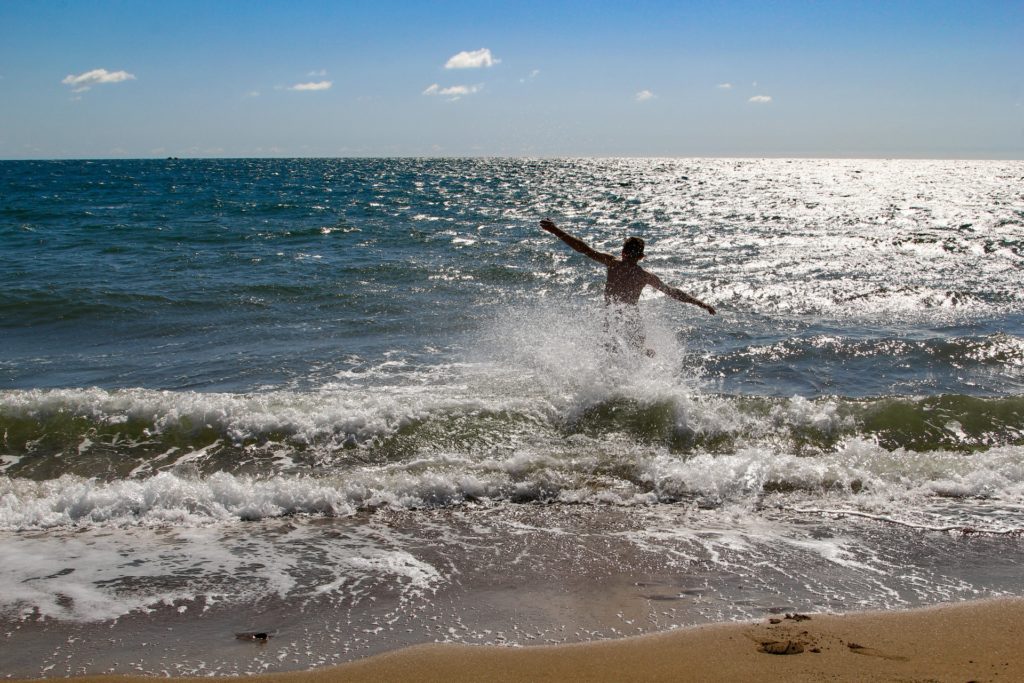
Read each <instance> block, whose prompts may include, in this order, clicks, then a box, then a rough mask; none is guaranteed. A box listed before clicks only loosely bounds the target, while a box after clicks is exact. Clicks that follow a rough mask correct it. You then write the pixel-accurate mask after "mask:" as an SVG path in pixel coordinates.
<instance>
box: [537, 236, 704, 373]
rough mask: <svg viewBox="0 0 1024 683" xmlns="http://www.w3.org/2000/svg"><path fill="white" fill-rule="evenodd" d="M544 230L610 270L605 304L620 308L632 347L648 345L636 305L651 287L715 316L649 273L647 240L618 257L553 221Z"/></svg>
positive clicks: (634, 242)
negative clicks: (645, 260) (644, 262)
mask: <svg viewBox="0 0 1024 683" xmlns="http://www.w3.org/2000/svg"><path fill="white" fill-rule="evenodd" d="M540 227H541V228H543V229H544V230H547V231H548V232H550V233H551V234H552V235H554V236H555V237H557V238H558V239H560V240H562V241H563V242H565V243H566V244H568V245H569V246H570V247H572V248H573V249H575V250H576V251H578V252H580V253H581V254H583V255H584V256H589V257H590V258H592V259H594V260H595V261H597V262H598V263H600V264H602V265H604V266H605V267H606V268H608V279H607V281H606V282H605V285H604V302H605V304H607V305H613V306H615V307H616V316H615V317H616V322H617V323H618V327H620V328H621V329H623V330H624V331H625V333H626V336H627V338H628V339H629V341H630V344H631V345H633V346H635V347H637V348H641V347H642V346H643V344H644V334H643V330H642V328H641V325H640V316H639V314H638V312H637V308H636V305H637V303H638V302H639V301H640V293H641V292H642V291H643V289H644V287H646V286H648V285H650V286H651V287H654V288H655V289H657V290H658V291H660V292H664V293H665V294H668V295H669V296H670V297H672V298H673V299H675V300H676V301H682V302H683V303H684V304H693V305H694V306H700V307H701V308H703V309H704V310H706V311H707V312H708V313H710V314H711V315H715V309H714V307H712V306H709V305H708V304H706V303H704V302H703V301H701V300H700V299H696V298H694V297H692V296H690V295H689V294H687V293H686V292H684V291H682V290H680V289H676V288H675V287H669V286H668V285H666V284H665V283H664V282H662V281H661V278H659V277H658V276H657V275H655V274H653V273H648V272H647V271H646V270H644V269H643V268H641V267H640V260H641V259H643V257H644V241H643V240H642V239H640V238H639V237H630V238H628V239H626V241H625V242H623V244H622V256H621V258H615V257H614V256H612V255H611V254H605V253H603V252H600V251H597V250H595V249H592V248H591V247H590V245H588V244H587V243H586V242H584V241H583V240H580V239H578V238H576V237H573V236H572V235H570V234H569V233H567V232H565V231H564V230H562V229H560V228H558V227H557V226H556V225H555V224H554V223H552V222H551V221H549V220H546V219H545V220H542V221H541V222H540ZM647 354H648V355H654V352H653V351H651V350H650V349H648V350H647Z"/></svg>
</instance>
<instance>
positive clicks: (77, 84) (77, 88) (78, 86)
mask: <svg viewBox="0 0 1024 683" xmlns="http://www.w3.org/2000/svg"><path fill="white" fill-rule="evenodd" d="M134 80H135V75H134V74H130V73H128V72H127V71H107V70H106V69H93V70H92V71H86V72H85V73H80V74H78V75H77V76H75V75H72V74H68V75H67V76H65V77H64V80H63V81H61V83H63V84H64V85H70V86H71V92H85V91H86V90H89V89H90V88H92V87H93V86H94V85H102V84H105V83H123V82H124V81H134Z"/></svg>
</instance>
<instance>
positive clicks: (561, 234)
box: [540, 219, 615, 266]
mask: <svg viewBox="0 0 1024 683" xmlns="http://www.w3.org/2000/svg"><path fill="white" fill-rule="evenodd" d="M540 227H541V228H543V229H544V230H547V231H548V232H550V233H551V234H552V235H554V236H555V237H557V238H558V239H560V240H562V241H563V242H565V243H566V244H568V245H569V246H570V247H572V248H573V249H575V250H576V251H578V252H580V253H581V254H583V255H584V256H589V257H590V258H592V259H594V260H595V261H597V262H598V263H601V264H603V265H606V266H610V265H611V264H613V263H615V257H614V256H612V255H611V254H605V253H603V252H600V251H597V250H596V249H593V248H591V246H590V245H589V244H587V243H586V242H584V241H583V240H581V239H579V238H577V237H573V236H572V235H570V234H569V233H567V232H566V231H564V230H562V229H561V228H559V227H558V226H556V225H555V224H554V223H552V222H551V221H549V220H547V219H544V220H542V221H541V222H540Z"/></svg>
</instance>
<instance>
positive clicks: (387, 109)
mask: <svg viewBox="0 0 1024 683" xmlns="http://www.w3.org/2000/svg"><path fill="white" fill-rule="evenodd" d="M480 155H487V156H494V155H496V156H754V157H756V156H812V157H928V158H1013V159H1021V158H1024V2H1022V1H1020V0H1017V1H1015V2H1000V1H997V0H979V1H978V2H969V1H967V0H964V1H957V2H940V1H934V2H912V1H907V0H890V1H888V2H868V1H860V2H853V1H850V2H786V1H778V2H770V1H763V2H718V3H698V2H667V1H665V2H657V1H651V2H644V1H637V2H602V1H599V0H597V1H594V0H592V1H591V2H561V1H559V0H547V1H543V2H533V1H530V0H525V1H520V2H507V3H506V2H483V1H480V2H391V1H389V0H377V1H371V0H366V1H360V2H355V1H349V2H302V1H301V0H289V1H287V2H278V1H276V0H265V1H262V2H260V1H258V0H252V1H249V2H214V1H213V0H207V1H203V2H173V1H171V0H166V1H164V2H145V1H143V0H131V1H123V2H112V1H95V2H85V1H79V0H66V1H64V2H56V1H47V0H36V1H27V0H26V1H22V0H0V158H3V159H19V158H83V157H84V158H98V157H165V156H181V157H185V156H190V157H191V156H200V157H206V156H213V157H248V156H328V157H334V156H480Z"/></svg>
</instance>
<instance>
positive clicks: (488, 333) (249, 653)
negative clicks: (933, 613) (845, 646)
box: [0, 158, 1024, 677]
mask: <svg viewBox="0 0 1024 683" xmlns="http://www.w3.org/2000/svg"><path fill="white" fill-rule="evenodd" d="M545 218H548V219H551V220H553V221H555V222H556V223H557V224H558V225H559V226H560V227H561V228H563V229H564V230H566V231H568V232H570V233H572V234H574V235H576V236H578V237H579V238H581V239H583V240H584V241H586V242H587V243H589V244H591V245H592V246H593V247H594V248H595V249H598V250H600V251H604V252H607V253H612V254H618V252H619V250H620V248H621V244H622V241H623V239H624V238H625V237H627V236H630V235H637V236H640V237H642V238H644V239H645V240H646V242H647V258H646V259H645V260H644V261H643V262H642V265H644V267H646V268H647V269H648V270H649V271H651V272H652V273H654V274H656V275H657V276H658V277H660V278H661V279H662V280H663V281H664V282H666V283H667V284H669V285H671V286H674V287H678V288H679V289H682V290H683V291H685V292H687V293H689V294H691V295H692V296H694V297H697V298H698V299H700V300H702V301H705V302H707V303H709V304H711V305H712V306H714V307H715V308H716V309H717V315H714V316H712V315H709V314H708V313H707V312H705V311H704V310H702V309H700V308H698V307H696V306H692V305H686V304H683V303H680V302H678V301H675V300H673V299H671V298H668V297H666V296H664V295H663V294H661V293H659V292H657V291H655V290H652V289H650V288H648V289H647V290H646V291H645V293H644V295H643V297H642V299H641V301H640V303H639V312H640V316H641V317H642V321H643V326H644V329H645V334H646V346H647V347H649V349H650V352H649V353H648V352H647V350H646V349H644V352H638V351H637V350H635V349H633V348H631V347H630V345H628V344H618V343H615V342H616V340H615V339H612V338H611V337H613V336H614V335H615V330H614V328H609V327H608V326H607V325H606V321H605V316H606V313H607V311H606V310H605V305H604V301H603V288H604V275H605V274H604V270H603V267H602V266H601V265H600V264H598V263H595V262H593V261H591V260H589V259H588V258H586V257H585V256H584V255H582V254H579V253H577V252H575V251H573V250H571V249H570V248H569V247H568V246H566V245H565V244H563V243H562V242H560V241H559V240H558V239H556V238H554V237H553V236H552V235H550V234H548V233H546V232H544V231H543V230H541V229H540V227H539V222H540V221H541V220H542V219H545ZM1022 274H1024V162H1021V161H942V160H897V159H872V160H856V159H829V160H820V159H675V158H672V159H626V158H612V159H487V158H480V159H223V160H206V159H203V160H193V159H180V160H179V159H167V160H95V161H80V160H78V161H0V675H3V676H32V677H50V676H67V675H72V674H84V673H104V672H113V673H138V672H144V673H150V674H156V675H169V674H173V675H180V674H196V675H222V674H223V675H226V674H238V673H257V672H265V671H278V670H286V669H301V668H308V667H314V666H323V665H328V664H336V663H340V662H344V661H348V660H353V659H357V658H361V657H364V656H367V655H371V654H375V653H378V652H383V651H387V650H391V649H395V648H398V647H402V646H406V645H413V644H417V643H432V642H455V643H470V644H492V645H502V646H508V647H518V646H527V645H539V644H554V643H569V642H579V641H590V640H599V639H606V638H619V637H625V636H630V635H638V634H642V633H650V632H655V631H665V630H669V629H673V628H681V627H687V626H693V625H698V624H705V623H710V622H722V621H735V620H756V619H763V618H767V617H769V616H771V615H780V614H786V613H795V612H802V613H812V612H840V613H841V612H850V611H856V610H889V609H907V608H912V607H918V606H925V605H932V604H936V603H942V602H951V601H961V600H971V599H981V598H991V597H999V596H1022V595H1024V575H1022V573H1021V568H1022V565H1024V541H1022V535H1024V277H1022Z"/></svg>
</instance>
